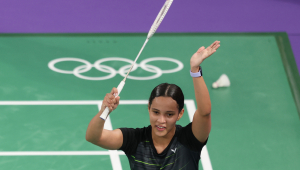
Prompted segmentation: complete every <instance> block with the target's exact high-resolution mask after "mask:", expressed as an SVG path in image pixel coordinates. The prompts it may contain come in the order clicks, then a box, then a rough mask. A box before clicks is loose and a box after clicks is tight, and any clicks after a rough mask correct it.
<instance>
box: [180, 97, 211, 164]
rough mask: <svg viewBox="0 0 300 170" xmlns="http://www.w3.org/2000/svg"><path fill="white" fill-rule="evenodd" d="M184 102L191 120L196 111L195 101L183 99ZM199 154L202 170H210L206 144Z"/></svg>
mask: <svg viewBox="0 0 300 170" xmlns="http://www.w3.org/2000/svg"><path fill="white" fill-rule="evenodd" d="M184 102H185V104H186V108H187V111H188V114H189V118H190V121H191V122H192V121H193V117H194V113H195V111H196V106H195V102H194V100H185V101H184ZM200 156H201V159H200V160H201V163H202V167H203V170H212V165H211V162H210V158H209V155H208V150H207V147H206V145H205V146H204V147H203V148H202V151H201V155H200Z"/></svg>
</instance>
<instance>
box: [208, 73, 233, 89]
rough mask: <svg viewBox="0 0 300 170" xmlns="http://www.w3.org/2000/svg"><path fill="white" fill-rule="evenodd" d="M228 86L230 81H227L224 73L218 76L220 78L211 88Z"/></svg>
mask: <svg viewBox="0 0 300 170" xmlns="http://www.w3.org/2000/svg"><path fill="white" fill-rule="evenodd" d="M229 86H230V81H229V78H228V76H227V75H226V74H222V75H221V76H220V78H219V79H218V80H217V81H216V82H214V83H213V84H212V87H213V88H218V87H229Z"/></svg>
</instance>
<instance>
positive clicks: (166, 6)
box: [100, 0, 173, 120]
mask: <svg viewBox="0 0 300 170" xmlns="http://www.w3.org/2000/svg"><path fill="white" fill-rule="evenodd" d="M172 2H173V0H166V2H165V4H164V6H163V7H162V8H161V10H160V11H159V13H158V15H157V17H156V19H155V20H154V23H153V24H152V26H151V28H150V30H149V32H148V35H147V39H146V41H145V42H144V45H143V46H142V48H141V50H140V52H139V53H138V55H137V57H136V58H135V60H134V62H133V64H132V65H131V67H130V69H129V71H128V72H127V75H126V76H125V78H124V79H123V80H122V81H121V82H120V84H119V85H118V88H117V89H118V92H117V94H116V95H115V97H117V96H118V95H120V93H121V91H122V89H123V87H124V85H125V81H126V78H127V76H128V75H129V73H130V71H131V69H132V68H133V66H134V64H135V63H136V61H137V59H138V58H139V56H140V55H141V53H142V51H143V49H144V47H145V46H146V44H147V42H148V40H149V39H150V38H151V37H152V36H153V34H154V33H155V32H156V30H157V28H158V26H159V25H160V23H161V22H162V20H163V19H164V17H165V16H166V14H167V12H168V10H169V8H170V6H171V4H172ZM102 107H104V106H103V104H102V106H101V108H102ZM109 111H110V110H109V109H108V108H107V107H106V109H105V110H104V111H103V113H102V114H101V116H100V118H101V119H103V120H106V118H107V116H108V114H109Z"/></svg>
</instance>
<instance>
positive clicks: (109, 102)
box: [101, 87, 120, 113]
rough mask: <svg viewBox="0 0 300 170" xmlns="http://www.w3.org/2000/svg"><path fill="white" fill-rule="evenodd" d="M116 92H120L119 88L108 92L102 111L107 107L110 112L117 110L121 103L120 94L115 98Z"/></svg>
mask: <svg viewBox="0 0 300 170" xmlns="http://www.w3.org/2000/svg"><path fill="white" fill-rule="evenodd" d="M115 94H118V89H117V88H115V87H114V88H113V89H112V90H111V92H110V93H107V94H106V96H105V97H104V99H103V102H102V106H101V111H104V110H105V108H106V107H108V109H109V113H110V112H112V111H113V110H115V109H116V108H117V107H118V105H119V100H120V96H118V97H116V98H115Z"/></svg>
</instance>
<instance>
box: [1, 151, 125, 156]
mask: <svg viewBox="0 0 300 170" xmlns="http://www.w3.org/2000/svg"><path fill="white" fill-rule="evenodd" d="M117 152H118V154H119V155H125V153H124V152H123V151H117ZM80 155H83V156H88V155H109V151H9V152H0V156H80Z"/></svg>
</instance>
